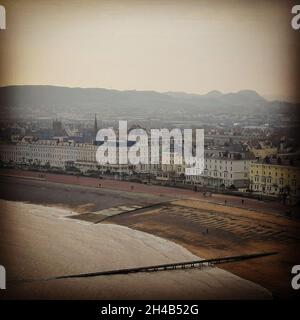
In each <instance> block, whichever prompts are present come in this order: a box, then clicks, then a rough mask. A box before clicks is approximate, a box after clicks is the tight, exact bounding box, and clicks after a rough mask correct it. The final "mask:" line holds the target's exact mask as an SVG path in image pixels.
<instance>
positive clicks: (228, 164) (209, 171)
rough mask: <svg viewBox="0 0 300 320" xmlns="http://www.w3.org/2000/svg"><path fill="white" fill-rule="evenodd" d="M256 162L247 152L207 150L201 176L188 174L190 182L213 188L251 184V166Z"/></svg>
mask: <svg viewBox="0 0 300 320" xmlns="http://www.w3.org/2000/svg"><path fill="white" fill-rule="evenodd" d="M252 162H254V159H253V157H252V156H251V155H249V154H246V153H237V152H228V153H221V154H219V153H209V152H205V167H204V171H203V174H202V175H200V176H186V180H187V182H188V183H191V184H195V185H200V186H208V187H213V188H216V187H217V188H219V187H227V188H228V187H232V186H234V187H235V188H247V187H248V186H249V166H250V164H251V163H252Z"/></svg>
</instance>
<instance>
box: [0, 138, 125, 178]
mask: <svg viewBox="0 0 300 320" xmlns="http://www.w3.org/2000/svg"><path fill="white" fill-rule="evenodd" d="M97 148H98V146H96V145H93V144H87V143H75V142H72V141H70V142H59V141H56V140H37V141H31V142H24V141H22V142H18V143H16V144H2V145H0V160H1V161H3V162H7V163H9V162H11V163H17V164H31V165H32V164H36V165H41V166H45V165H49V166H50V167H56V168H61V169H65V168H66V166H69V165H74V166H75V167H77V168H78V169H80V170H81V171H83V172H85V171H87V170H103V171H105V170H117V169H118V170H122V171H123V172H126V171H128V170H129V168H128V166H127V165H122V166H119V165H110V164H107V165H103V166H101V165H99V164H98V163H97V161H96V151H97Z"/></svg>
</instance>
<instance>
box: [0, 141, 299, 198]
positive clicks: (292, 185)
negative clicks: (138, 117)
mask: <svg viewBox="0 0 300 320" xmlns="http://www.w3.org/2000/svg"><path fill="white" fill-rule="evenodd" d="M97 148H98V146H97V145H96V144H90V143H77V142H74V141H60V140H58V139H57V140H36V139H31V138H30V137H28V138H26V137H25V138H23V139H22V140H21V141H18V142H15V143H6V144H3V143H2V144H1V145H0V161H1V163H2V164H4V165H5V164H13V165H27V166H36V167H44V168H46V169H47V168H49V169H50V168H58V169H61V170H68V168H76V170H78V171H80V172H83V173H86V172H97V173H99V174H108V173H109V174H112V175H116V176H122V177H124V176H131V175H140V176H141V177H143V178H145V177H149V179H150V177H151V178H153V179H155V180H158V181H162V182H163V181H166V182H170V183H181V184H192V185H196V186H199V187H200V186H201V187H205V188H214V189H234V190H237V189H238V190H240V191H251V192H253V193H257V194H261V195H266V196H273V197H289V198H293V199H294V200H295V199H296V200H297V199H298V198H299V197H300V168H299V167H298V166H296V165H295V164H294V165H292V161H290V159H287V160H286V161H278V159H279V158H278V156H274V153H275V150H273V149H272V150H270V151H269V153H268V152H267V153H265V154H264V156H265V157H264V158H262V157H258V156H257V155H255V152H253V150H252V151H251V150H249V149H247V148H245V147H244V146H243V145H241V144H238V143H236V144H232V145H229V146H222V147H208V148H206V149H205V160H204V163H205V165H204V171H203V173H202V174H201V175H194V176H193V175H192V176H189V175H185V168H186V166H185V165H184V164H182V165H178V164H174V163H173V162H172V161H171V163H170V164H168V165H166V164H137V165H130V164H126V165H125V164H124V165H117V164H116V165H111V164H105V165H99V164H98V163H97V161H96V151H97ZM268 155H269V156H268Z"/></svg>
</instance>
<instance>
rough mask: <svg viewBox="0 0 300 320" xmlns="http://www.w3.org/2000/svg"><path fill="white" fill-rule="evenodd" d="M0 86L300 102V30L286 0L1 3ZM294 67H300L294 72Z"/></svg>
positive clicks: (40, 0) (32, 0)
mask: <svg viewBox="0 0 300 320" xmlns="http://www.w3.org/2000/svg"><path fill="white" fill-rule="evenodd" d="M0 4H3V5H5V7H6V11H7V30H5V31H0V67H1V73H0V85H8V84H52V85H65V86H78V87H102V88H113V89H121V90H125V89H136V90H157V91H186V92H194V93H206V92H208V91H210V90H221V91H223V92H230V91H238V90H242V89H254V90H256V91H258V92H259V93H260V94H262V95H264V96H266V97H272V98H273V97H280V98H286V99H289V100H296V99H298V100H300V99H299V92H298V96H296V88H297V84H298V81H299V79H300V75H299V72H300V71H299V70H300V68H299V63H298V65H297V64H296V56H297V53H298V54H299V53H300V50H299V49H300V31H295V30H292V28H291V23H290V21H291V18H292V14H291V8H292V3H288V2H287V1H274V0H273V1H155V0H154V1H153V0H152V1H129V0H127V1H126V0H125V1H124V0H123V1H101V0H98V1H96V0H95V1H94V0H85V1H83V0H68V1H58V0H51V1H50V0H4V1H2V0H0ZM298 69H299V70H298Z"/></svg>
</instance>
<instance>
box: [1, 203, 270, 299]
mask: <svg viewBox="0 0 300 320" xmlns="http://www.w3.org/2000/svg"><path fill="white" fill-rule="evenodd" d="M0 207H1V225H0V264H3V265H4V266H5V267H6V270H7V277H8V283H7V290H5V291H4V290H2V291H1V292H0V298H39V299H47V298H79V299H85V298H91V299H108V298H110V299H121V298H122V299H130V298H133V299H134V298H136V299H147V298H148V299H150V298H152V299H162V298H164V299H171V298H174V299H187V298H188V299H268V298H271V295H270V293H269V292H268V291H267V290H266V289H264V288H263V287H261V286H259V285H257V284H255V283H253V282H250V281H247V280H244V279H242V278H240V277H237V276H235V275H233V274H231V273H229V272H227V271H225V270H221V269H218V268H206V269H202V270H200V269H192V270H176V271H163V272H156V273H139V274H131V275H116V276H102V277H93V278H80V279H78V278H77V279H65V280H52V281H42V280H40V281H36V282H25V283H22V282H12V280H20V279H43V278H47V277H51V276H58V275H67V274H74V273H84V272H95V271H104V270H111V269H118V268H129V267H137V266H145V265H152V264H160V263H170V262H180V261H188V260H196V259H199V257H197V256H195V255H193V254H192V253H191V252H189V251H188V250H186V249H184V248H183V247H182V246H180V245H178V244H175V243H173V242H171V241H168V240H165V239H162V238H159V237H156V236H153V235H150V234H148V233H144V232H141V231H137V230H133V229H129V228H127V227H123V226H118V225H112V224H97V225H95V224H88V223H84V222H79V221H76V220H72V219H68V218H67V217H66V216H68V215H70V214H71V212H70V210H66V209H61V208H54V207H46V206H41V205H33V204H25V203H21V202H10V201H4V200H0Z"/></svg>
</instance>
